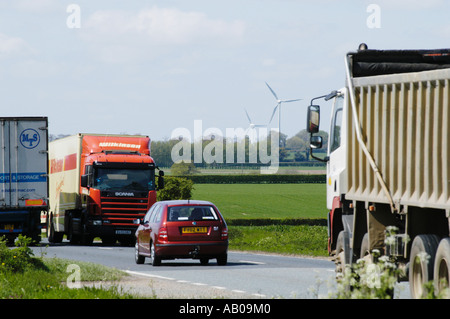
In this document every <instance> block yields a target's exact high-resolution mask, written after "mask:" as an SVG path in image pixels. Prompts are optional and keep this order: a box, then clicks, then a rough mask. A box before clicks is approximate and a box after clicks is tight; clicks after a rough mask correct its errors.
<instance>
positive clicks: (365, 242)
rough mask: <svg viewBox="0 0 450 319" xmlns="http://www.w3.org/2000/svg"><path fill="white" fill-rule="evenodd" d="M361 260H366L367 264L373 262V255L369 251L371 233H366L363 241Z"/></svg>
mask: <svg viewBox="0 0 450 319" xmlns="http://www.w3.org/2000/svg"><path fill="white" fill-rule="evenodd" d="M359 258H361V259H365V260H366V261H367V262H372V254H371V253H370V250H369V233H365V234H364V237H363V239H362V241H361V252H360V255H359Z"/></svg>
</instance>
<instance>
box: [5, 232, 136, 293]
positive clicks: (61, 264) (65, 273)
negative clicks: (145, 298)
mask: <svg viewBox="0 0 450 319" xmlns="http://www.w3.org/2000/svg"><path fill="white" fill-rule="evenodd" d="M29 243H30V241H29V239H27V238H25V237H21V236H19V240H18V241H17V245H18V248H14V249H10V248H9V247H7V245H6V241H5V240H2V239H0V298H1V299H131V298H134V296H132V295H130V294H127V293H124V292H123V291H121V289H119V288H117V286H115V285H112V286H109V288H104V287H98V288H95V287H83V286H81V288H72V287H69V286H68V285H67V284H68V279H69V278H74V280H79V281H80V282H81V281H102V280H106V281H117V280H119V279H120V278H122V277H123V276H125V275H126V273H124V272H122V271H119V270H116V269H112V268H108V267H105V266H102V265H97V264H92V263H85V262H79V261H71V260H65V259H59V258H44V257H35V256H34V255H33V251H32V250H31V249H30V248H29V247H28V244H29ZM69 265H76V266H75V268H70V267H68V266H69ZM71 269H72V270H71ZM73 269H78V270H79V272H78V273H77V274H75V272H74V271H73ZM78 274H79V276H78ZM71 276H72V277H71ZM73 276H75V277H73ZM70 283H72V281H70V282H69V284H70Z"/></svg>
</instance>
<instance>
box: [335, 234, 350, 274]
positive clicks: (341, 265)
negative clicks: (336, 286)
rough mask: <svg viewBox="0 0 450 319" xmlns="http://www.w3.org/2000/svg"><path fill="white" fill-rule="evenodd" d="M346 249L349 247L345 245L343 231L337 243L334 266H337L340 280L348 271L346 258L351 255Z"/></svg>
mask: <svg viewBox="0 0 450 319" xmlns="http://www.w3.org/2000/svg"><path fill="white" fill-rule="evenodd" d="M346 247H348V245H346V244H345V234H344V231H341V232H340V233H339V235H338V238H337V241H336V256H335V259H334V264H335V265H336V278H337V279H338V280H339V279H341V277H343V276H344V274H345V271H346V270H345V269H346V265H347V258H346V256H347V255H348V254H349V252H348V251H346V250H347V249H348V248H346Z"/></svg>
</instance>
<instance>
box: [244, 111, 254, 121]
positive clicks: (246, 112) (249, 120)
mask: <svg viewBox="0 0 450 319" xmlns="http://www.w3.org/2000/svg"><path fill="white" fill-rule="evenodd" d="M244 111H245V114H247V118H248V122H249V123H250V124H251V123H252V120H251V119H250V116H249V115H248V113H247V110H246V109H245V108H244Z"/></svg>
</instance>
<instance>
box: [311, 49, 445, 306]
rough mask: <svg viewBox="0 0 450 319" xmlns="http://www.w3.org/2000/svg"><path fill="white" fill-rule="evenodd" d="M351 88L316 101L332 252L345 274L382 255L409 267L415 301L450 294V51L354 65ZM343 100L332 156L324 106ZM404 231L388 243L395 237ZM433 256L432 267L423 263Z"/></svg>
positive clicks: (351, 59) (314, 120)
mask: <svg viewBox="0 0 450 319" xmlns="http://www.w3.org/2000/svg"><path fill="white" fill-rule="evenodd" d="M345 65H346V82H347V83H346V86H345V87H344V88H342V89H340V90H337V91H333V92H331V93H330V94H328V95H324V96H320V97H317V98H314V99H312V101H311V105H310V106H309V107H308V114H307V130H308V132H309V133H311V155H312V156H313V157H314V158H317V159H319V160H321V161H325V162H327V204H328V209H329V214H328V228H329V232H328V233H329V238H328V250H329V253H330V255H331V256H334V257H335V262H336V265H337V271H343V269H344V267H343V266H344V265H349V264H353V263H355V262H356V260H357V259H359V258H361V257H364V256H367V255H368V254H369V252H371V251H372V250H373V249H378V250H380V251H381V253H382V254H386V255H389V256H392V257H394V258H395V260H396V262H397V265H398V266H399V267H404V269H405V270H406V274H407V276H405V278H404V279H405V280H407V279H409V283H410V290H411V296H412V297H413V298H420V297H422V296H424V295H425V294H426V293H427V289H426V288H424V284H425V283H426V282H428V281H431V280H433V281H434V287H435V293H442V292H443V291H444V290H445V289H448V288H449V277H450V238H449V235H450V215H449V214H450V184H449V183H450V144H449V141H450V124H449V123H450V110H449V108H450V49H441V50H387V51H382V50H369V49H367V46H366V45H365V44H362V45H360V48H359V49H358V51H357V52H351V53H348V54H347V55H346V57H345ZM320 98H324V99H325V100H330V99H334V103H333V107H332V116H331V126H330V131H329V132H330V137H329V141H328V152H327V156H326V157H325V158H319V157H318V156H316V155H314V149H317V148H320V147H321V146H322V140H321V138H320V137H319V136H317V135H314V134H315V133H317V132H318V129H319V121H320V106H319V105H314V101H315V100H317V99H320ZM389 226H395V227H397V229H398V230H399V231H398V233H397V234H396V235H395V237H394V241H393V243H392V242H389V244H386V243H385V236H386V235H385V234H386V229H387V228H388V227H389ZM424 253H426V254H427V255H428V256H429V259H428V260H426V259H424V258H421V256H422V255H423V254H424Z"/></svg>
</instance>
